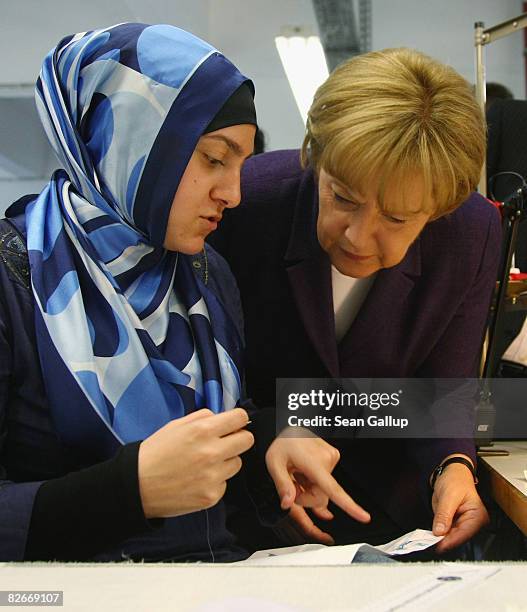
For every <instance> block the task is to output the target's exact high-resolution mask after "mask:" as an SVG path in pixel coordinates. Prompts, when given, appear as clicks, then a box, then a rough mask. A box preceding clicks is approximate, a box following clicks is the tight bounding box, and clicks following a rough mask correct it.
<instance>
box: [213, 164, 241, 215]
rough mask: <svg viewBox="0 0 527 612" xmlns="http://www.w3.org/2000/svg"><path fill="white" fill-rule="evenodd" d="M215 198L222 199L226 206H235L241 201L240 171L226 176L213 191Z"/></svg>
mask: <svg viewBox="0 0 527 612" xmlns="http://www.w3.org/2000/svg"><path fill="white" fill-rule="evenodd" d="M212 197H213V198H214V199H215V200H221V201H222V204H223V206H225V208H235V207H236V206H238V204H239V203H240V201H241V198H242V194H241V186H240V173H239V172H236V173H233V174H232V175H230V176H228V177H224V178H223V180H222V181H221V183H219V184H218V185H217V186H216V187H215V189H214V191H213V193H212Z"/></svg>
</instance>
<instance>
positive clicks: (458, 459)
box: [430, 457, 478, 490]
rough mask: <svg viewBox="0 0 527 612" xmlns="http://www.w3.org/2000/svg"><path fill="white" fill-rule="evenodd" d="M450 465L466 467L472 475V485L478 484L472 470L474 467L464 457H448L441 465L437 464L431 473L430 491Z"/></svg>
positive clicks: (474, 472) (474, 471)
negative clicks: (459, 464)
mask: <svg viewBox="0 0 527 612" xmlns="http://www.w3.org/2000/svg"><path fill="white" fill-rule="evenodd" d="M451 463H461V464H462V465H464V466H466V467H467V468H468V469H469V470H470V473H471V474H472V478H473V479H474V484H478V478H477V476H476V470H475V469H474V466H473V465H472V463H471V462H470V461H469V460H468V459H465V457H450V458H449V459H447V460H446V461H443V463H441V464H439V465H438V466H437V467H436V469H435V470H434V471H433V473H432V480H431V482H430V486H431V487H432V490H433V489H434V486H435V483H436V480H437V479H438V477H439V476H441V474H442V473H443V472H444V471H445V469H446V468H447V466H449V465H450V464H451Z"/></svg>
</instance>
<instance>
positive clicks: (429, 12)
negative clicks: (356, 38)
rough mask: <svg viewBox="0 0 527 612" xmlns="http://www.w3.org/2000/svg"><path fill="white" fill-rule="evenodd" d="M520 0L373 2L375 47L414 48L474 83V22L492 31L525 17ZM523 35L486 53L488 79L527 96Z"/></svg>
mask: <svg viewBox="0 0 527 612" xmlns="http://www.w3.org/2000/svg"><path fill="white" fill-rule="evenodd" d="M522 5H523V2H522V1H521V0H396V1H394V0H372V24H373V28H372V29H373V36H372V46H373V48H374V49H383V48H385V47H401V46H405V47H413V48H415V49H419V50H421V51H424V52H425V53H428V54H429V55H431V56H433V57H436V58H437V59H439V60H441V61H443V62H446V63H448V64H450V65H451V66H453V67H454V68H455V69H456V70H458V71H459V72H460V73H461V74H462V75H463V76H464V77H465V78H467V79H468V80H470V81H471V82H474V80H475V77H474V23H475V22H476V21H483V22H484V24H485V27H486V28H488V27H491V26H494V25H497V24H498V23H502V22H503V21H507V20H508V19H511V18H513V17H517V16H518V15H520V14H521V13H522ZM523 32H524V31H522V32H517V33H515V34H513V35H511V36H508V37H506V38H503V39H501V40H498V41H496V42H494V43H492V44H490V45H488V46H487V47H486V48H485V49H486V50H485V55H486V60H485V64H486V66H487V81H498V82H500V83H503V85H506V86H507V87H508V88H509V89H510V90H511V91H512V92H513V93H514V95H515V97H517V98H525V78H524V57H523Z"/></svg>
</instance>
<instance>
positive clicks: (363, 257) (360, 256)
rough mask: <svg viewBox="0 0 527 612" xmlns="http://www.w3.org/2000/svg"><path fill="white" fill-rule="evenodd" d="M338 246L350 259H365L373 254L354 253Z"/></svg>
mask: <svg viewBox="0 0 527 612" xmlns="http://www.w3.org/2000/svg"><path fill="white" fill-rule="evenodd" d="M339 248H340V250H341V251H342V253H343V254H344V255H345V256H346V257H347V258H348V259H351V260H352V261H366V260H367V259H371V258H372V257H373V255H355V254H354V253H350V252H349V251H346V249H343V248H342V247H339Z"/></svg>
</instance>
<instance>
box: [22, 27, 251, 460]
mask: <svg viewBox="0 0 527 612" xmlns="http://www.w3.org/2000/svg"><path fill="white" fill-rule="evenodd" d="M245 81H247V79H246V77H244V76H243V75H242V74H240V73H239V72H238V70H237V69H236V68H235V67H234V66H233V65H232V64H231V63H230V62H229V61H228V60H227V59H226V58H225V57H223V56H222V55H221V54H220V53H218V51H216V50H215V49H214V48H212V47H211V46H210V45H208V44H207V43H205V42H204V41H202V40H200V39H198V38H196V37H195V36H193V35H191V34H189V33H187V32H185V31H183V30H180V29H178V28H175V27H172V26H168V25H154V26H149V25H144V24H137V23H129V24H121V25H117V26H113V27H110V28H106V29H102V30H96V31H93V32H86V33H81V34H76V35H74V36H71V37H68V38H65V39H64V40H62V41H61V42H60V43H59V45H58V46H57V47H56V48H55V49H53V50H52V51H51V52H50V54H49V55H48V56H47V57H46V59H45V61H44V64H43V66H42V70H41V73H40V77H39V79H38V81H37V89H36V101H37V107H38V110H39V113H40V117H41V119H42V122H43V124H44V128H45V130H46V133H47V135H48V138H49V140H50V142H51V144H52V146H53V148H54V150H55V152H56V154H57V156H58V157H59V160H60V161H61V164H62V166H63V168H64V169H63V170H59V171H57V172H55V173H54V175H53V177H52V178H51V181H50V182H49V183H48V185H47V186H46V187H45V189H44V190H43V191H42V193H41V194H40V195H39V197H38V198H37V199H36V200H35V201H34V202H32V203H31V204H30V205H29V206H28V207H27V209H26V229H27V244H28V253H29V260H30V265H31V278H32V288H33V294H34V297H35V302H36V308H35V311H36V332H37V342H38V349H39V355H40V361H41V364H42V370H43V375H44V381H45V385H46V391H47V394H48V399H49V403H50V407H51V410H52V414H53V418H54V421H55V424H56V427H57V429H58V431H59V434H60V435H61V437H62V439H63V441H64V442H65V443H66V444H67V445H72V446H74V447H75V448H77V449H79V448H81V449H82V448H85V449H87V450H88V452H90V453H92V454H93V455H97V456H100V457H106V456H110V455H111V454H112V453H113V452H114V451H115V449H116V448H117V447H118V445H119V444H123V443H126V442H129V441H133V440H140V439H144V438H145V437H147V436H149V435H150V434H152V433H153V432H154V431H156V430H157V429H159V428H160V427H161V426H163V425H164V424H166V423H167V422H168V421H170V420H172V419H175V418H178V417H181V416H183V415H185V414H187V413H189V412H192V411H194V410H196V409H198V408H200V407H208V408H210V409H211V410H213V411H214V412H220V411H222V410H227V409H230V408H232V407H234V406H235V405H236V403H237V401H238V400H239V397H240V376H239V372H240V367H241V366H240V353H241V351H240V341H239V338H238V337H237V335H236V331H235V329H234V326H233V325H232V323H231V322H230V319H229V317H228V315H227V314H226V313H225V312H224V310H223V308H222V305H221V304H220V302H219V300H217V299H216V298H215V296H214V295H213V294H212V293H211V292H210V291H208V290H207V288H206V287H205V285H203V284H202V283H201V282H200V281H199V280H197V279H196V277H195V275H194V274H193V272H192V268H191V265H190V260H189V258H188V257H187V256H185V255H182V254H177V253H169V252H167V251H165V250H164V249H163V248H162V244H163V241H164V238H165V232H166V227H167V221H168V215H169V212H170V207H171V203H172V200H173V197H174V194H175V192H176V190H177V187H178V184H179V181H180V179H181V177H182V175H183V173H184V171H185V168H186V166H187V163H188V161H189V159H190V157H191V155H192V153H193V151H194V148H195V146H196V144H197V141H198V140H199V138H200V136H201V135H202V133H203V131H204V129H205V128H206V127H207V125H208V124H209V122H210V121H211V119H212V118H213V117H214V116H215V115H216V114H217V112H218V111H219V110H220V108H221V107H222V106H223V104H224V103H225V102H226V100H227V99H228V98H229V97H230V96H231V94H232V93H233V92H234V91H235V90H236V89H237V88H238V87H239V86H240V85H241V84H242V83H243V82H245Z"/></svg>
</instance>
